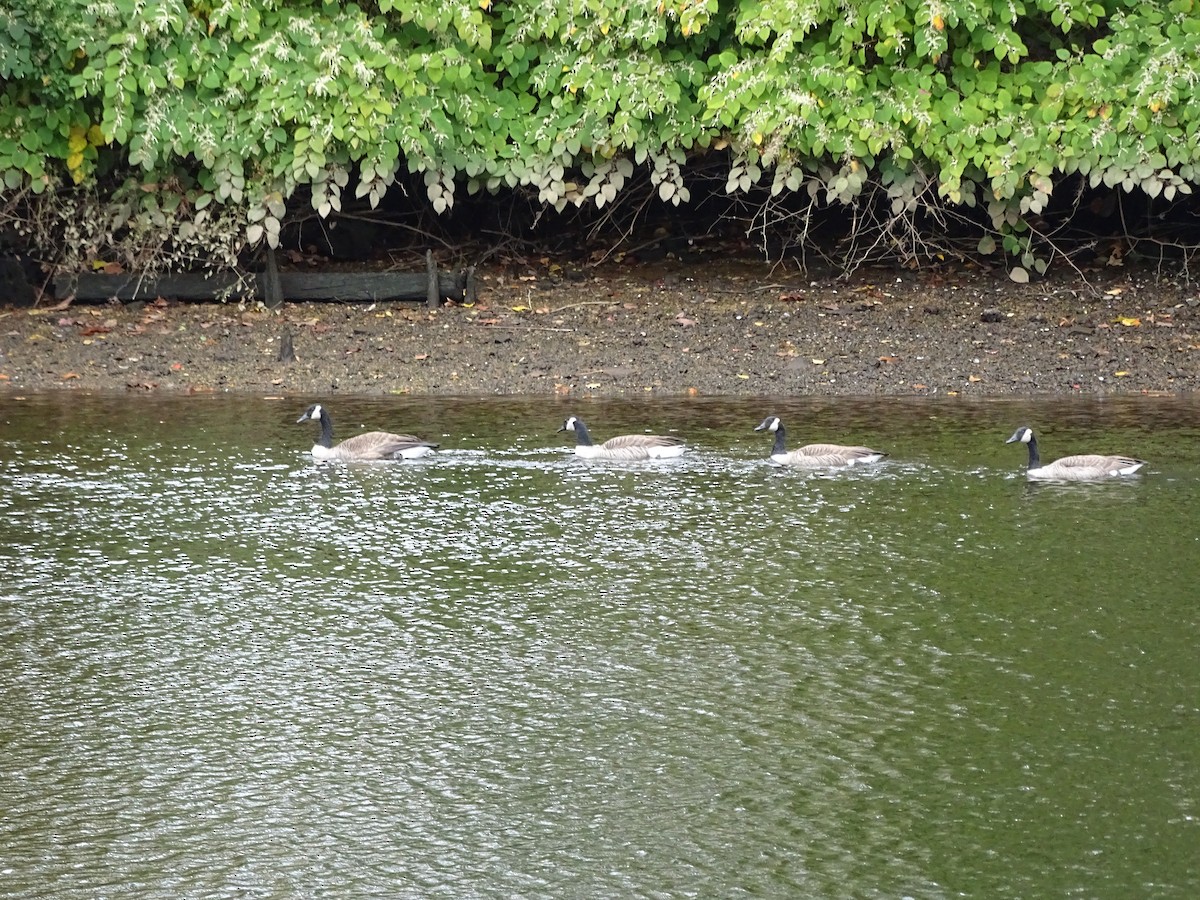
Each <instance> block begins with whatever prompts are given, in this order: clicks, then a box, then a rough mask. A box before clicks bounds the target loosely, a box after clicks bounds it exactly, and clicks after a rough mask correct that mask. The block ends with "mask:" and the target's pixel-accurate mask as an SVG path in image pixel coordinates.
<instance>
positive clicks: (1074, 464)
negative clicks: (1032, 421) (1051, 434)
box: [1004, 425, 1146, 481]
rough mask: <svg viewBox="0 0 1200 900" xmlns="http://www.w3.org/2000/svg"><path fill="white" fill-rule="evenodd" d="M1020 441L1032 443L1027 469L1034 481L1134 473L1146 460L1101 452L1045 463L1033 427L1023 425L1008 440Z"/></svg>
mask: <svg viewBox="0 0 1200 900" xmlns="http://www.w3.org/2000/svg"><path fill="white" fill-rule="evenodd" d="M1018 441H1019V442H1020V443H1022V444H1028V445H1029V468H1028V469H1026V471H1025V476H1026V477H1027V478H1028V479H1029V480H1030V481H1100V480H1103V479H1105V478H1110V477H1112V476H1114V475H1132V474H1133V473H1134V472H1136V471H1137V470H1138V469H1140V468H1141V467H1142V466H1144V465H1145V464H1146V463H1145V461H1144V460H1140V459H1134V458H1133V457H1131V456H1100V455H1099V454H1095V453H1087V454H1083V455H1082V456H1064V457H1063V458H1062V459H1056V460H1055V461H1054V462H1052V463H1047V464H1046V465H1044V466H1043V465H1042V459H1041V457H1040V456H1039V455H1038V444H1037V438H1036V437H1034V434H1033V429H1032V428H1030V427H1029V426H1028V425H1022V426H1021V427H1020V428H1018V429H1017V430H1016V431H1014V432H1013V434H1012V437H1010V438H1009V439H1008V440H1007V441H1005V442H1004V443H1006V444H1012V443H1015V442H1018Z"/></svg>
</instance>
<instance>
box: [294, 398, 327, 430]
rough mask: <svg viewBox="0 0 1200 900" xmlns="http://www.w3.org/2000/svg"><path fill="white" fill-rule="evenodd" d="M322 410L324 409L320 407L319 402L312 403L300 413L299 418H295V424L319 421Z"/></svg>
mask: <svg viewBox="0 0 1200 900" xmlns="http://www.w3.org/2000/svg"><path fill="white" fill-rule="evenodd" d="M323 412H324V410H323V409H321V404H320V403H314V404H313V405H312V406H310V407H309V408H308V409H306V410H305V411H304V412H303V413H301V414H300V418H298V419H297V420H296V424H297V425H299V424H300V423H301V422H319V421H321V413H323Z"/></svg>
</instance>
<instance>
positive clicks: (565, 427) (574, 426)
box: [555, 416, 583, 434]
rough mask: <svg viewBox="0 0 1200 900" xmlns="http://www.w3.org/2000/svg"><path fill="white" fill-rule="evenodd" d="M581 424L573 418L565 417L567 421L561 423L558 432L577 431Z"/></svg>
mask: <svg viewBox="0 0 1200 900" xmlns="http://www.w3.org/2000/svg"><path fill="white" fill-rule="evenodd" d="M582 424H583V423H582V422H580V421H579V420H578V419H577V418H575V417H574V416H567V420H566V421H565V422H563V423H562V428H560V429H558V430H559V431H578V430H579V426H581V425H582ZM555 433H556V434H557V432H555Z"/></svg>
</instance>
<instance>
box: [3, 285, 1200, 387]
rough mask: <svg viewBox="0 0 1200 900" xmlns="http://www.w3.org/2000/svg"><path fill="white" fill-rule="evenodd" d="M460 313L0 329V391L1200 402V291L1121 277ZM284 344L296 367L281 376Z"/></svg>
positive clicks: (17, 313)
mask: <svg viewBox="0 0 1200 900" xmlns="http://www.w3.org/2000/svg"><path fill="white" fill-rule="evenodd" d="M478 277H479V283H480V299H479V302H478V303H477V304H475V305H474V306H470V307H468V306H455V305H450V306H446V307H443V308H441V309H437V310H430V309H427V308H425V307H424V306H423V305H415V304H411V303H398V302H397V303H379V304H338V303H302V304H293V303H287V304H285V305H284V306H283V308H282V309H280V310H277V311H268V310H265V309H262V308H254V307H240V306H238V305H237V304H219V303H180V302H171V301H170V300H159V301H156V302H154V303H149V304H141V303H137V304H127V305H120V304H115V303H113V304H102V305H98V306H83V305H71V306H68V307H66V308H64V309H54V310H46V309H33V310H29V309H18V308H6V309H3V310H0V391H4V392H6V393H12V392H18V393H19V392H23V391H35V390H47V389H63V390H88V391H161V392H194V393H207V392H224V391H230V392H254V393H264V392H265V393H270V394H288V395H304V396H311V397H317V398H320V397H327V396H329V395H331V394H374V395H380V394H409V395H415V396H431V395H459V396H482V395H493V394H506V395H559V396H574V397H620V396H647V395H649V396H654V395H663V396H694V395H710V396H711V395H728V396H765V395H779V394H788V395H805V394H809V395H828V396H834V395H845V396H850V395H894V396H922V395H930V396H932V395H962V396H975V397H988V396H1019V395H1037V394H1059V395H1069V394H1107V393H1138V392H1144V393H1171V394H1182V393H1190V392H1194V391H1197V390H1200V290H1198V289H1197V288H1195V287H1192V286H1189V285H1184V284H1170V283H1164V282H1162V281H1161V280H1156V279H1154V278H1153V277H1152V275H1149V274H1148V275H1146V276H1144V277H1140V276H1139V275H1138V274H1137V273H1135V272H1127V271H1125V270H1121V269H1115V270H1105V271H1101V272H1099V273H1089V275H1088V278H1089V282H1087V283H1085V282H1083V281H1082V280H1079V279H1077V280H1063V281H1055V282H1046V283H1041V284H1033V285H1016V284H1013V283H1012V282H1010V281H1009V280H1008V279H1007V277H1005V276H1004V274H1003V273H999V274H992V273H986V272H979V271H976V270H967V269H964V270H962V271H952V272H949V273H933V274H917V275H914V274H911V273H907V272H897V271H871V272H864V273H861V274H859V275H858V276H857V277H855V278H853V279H849V280H842V279H837V278H819V279H816V278H812V277H810V276H804V275H802V274H799V273H795V272H792V273H781V272H780V271H779V270H778V269H775V270H772V268H771V267H769V266H767V265H765V264H760V263H739V262H729V263H722V264H716V263H709V264H705V265H703V266H700V267H685V266H683V265H682V264H677V263H676V264H672V263H664V264H660V265H654V266H649V265H631V266H626V267H620V266H614V267H612V268H609V269H606V270H604V271H602V272H600V273H599V274H596V275H590V274H589V275H587V276H586V277H580V278H579V280H572V279H570V278H562V277H558V276H557V275H556V274H555V273H554V271H553V270H552V269H551V268H550V267H547V266H538V267H532V268H529V269H527V270H504V269H499V268H498V269H495V270H493V271H488V272H482V273H479V276H478ZM287 338H290V342H291V345H292V347H293V349H294V353H295V358H294V360H291V361H285V360H283V359H281V355H283V354H281V343H282V342H284V341H285V340H286V339H287Z"/></svg>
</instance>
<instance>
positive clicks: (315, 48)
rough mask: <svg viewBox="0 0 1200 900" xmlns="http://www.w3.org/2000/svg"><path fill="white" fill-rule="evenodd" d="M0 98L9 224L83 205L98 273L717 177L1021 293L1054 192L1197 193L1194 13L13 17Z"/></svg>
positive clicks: (514, 8) (55, 9) (381, 4)
mask: <svg viewBox="0 0 1200 900" xmlns="http://www.w3.org/2000/svg"><path fill="white" fill-rule="evenodd" d="M0 79H3V80H2V81H0V189H2V190H3V195H0V210H8V211H9V214H10V215H12V216H13V217H14V218H15V219H16V220H18V221H19V220H20V215H18V214H17V213H14V212H12V211H13V210H17V209H18V208H19V207H20V204H22V203H24V204H26V205H28V204H30V203H32V202H34V201H33V199H32V197H31V195H37V194H40V195H43V196H49V195H50V194H54V195H55V197H56V199H55V204H56V205H55V207H54V208H55V209H59V210H60V214H61V216H62V218H63V219H64V220H67V219H72V218H74V217H76V216H77V215H79V214H82V213H81V212H80V211H81V210H84V209H85V208H86V209H87V210H91V212H89V213H88V214H89V215H100V213H99V212H97V210H98V209H99V207H96V206H95V201H94V200H93V199H92V198H93V197H94V196H96V193H95V190H94V189H95V187H97V186H99V187H101V188H102V192H101V194H100V196H104V195H106V194H107V195H108V196H110V197H111V203H112V204H114V207H113V208H114V209H117V210H119V211H120V212H121V214H122V215H124V216H125V218H124V219H120V218H119V217H118V218H112V217H110V218H109V219H108V220H106V221H108V222H109V225H110V226H112V227H108V228H99V227H97V228H96V229H93V232H89V233H94V234H95V235H105V236H106V237H105V238H104V239H99V238H98V239H96V240H92V239H91V238H89V239H88V240H87V241H84V242H83V245H85V246H87V247H88V248H93V247H94V252H95V253H97V254H100V255H103V254H104V253H105V252H109V251H111V250H112V248H117V249H119V250H122V249H123V252H125V253H126V255H127V256H130V257H132V256H133V255H135V254H136V253H137V252H140V251H138V250H137V248H138V247H140V246H142V245H141V244H139V243H138V241H145V240H146V239H147V236H148V235H152V234H153V233H154V229H155V228H158V229H159V231H160V236H161V241H167V242H171V241H174V246H175V249H176V251H177V252H178V253H182V252H183V251H182V250H181V249H180V248H185V247H186V248H195V247H197V246H198V245H197V244H196V243H195V240H196V235H200V234H204V235H209V236H211V234H212V232H211V226H212V223H213V222H216V221H220V222H222V223H225V224H226V225H227V224H228V223H229V222H231V221H236V222H237V223H238V227H239V229H240V234H241V237H240V240H242V241H243V242H249V243H250V244H254V243H257V242H259V241H265V242H267V243H269V244H274V243H276V242H277V241H278V239H279V235H280V231H281V225H282V221H283V218H284V216H285V214H286V212H287V210H288V209H289V203H292V201H293V200H294V198H296V196H297V195H298V194H299V195H301V196H303V197H305V198H306V199H307V201H308V203H309V204H310V205H311V208H312V209H313V210H315V211H316V212H317V213H318V214H319V215H321V216H326V215H330V214H332V213H335V212H337V211H339V210H340V209H341V208H342V206H343V204H344V203H346V202H347V201H348V200H350V199H352V198H353V199H360V198H365V199H367V200H368V201H369V202H370V203H372V204H378V203H379V202H380V201H381V200H382V198H383V197H384V196H385V195H386V194H387V192H388V191H389V190H391V189H394V186H395V184H396V181H397V178H398V176H399V175H401V174H402V173H404V172H408V173H414V174H419V175H420V176H421V179H422V180H423V184H424V188H425V193H426V197H425V199H426V200H427V201H428V203H429V204H430V205H431V207H432V208H433V209H434V210H435V211H437V212H442V211H445V210H449V209H450V208H452V206H453V204H454V199H455V194H456V190H458V189H459V188H461V187H463V186H465V187H466V188H467V190H468V191H477V190H489V191H496V190H500V189H503V188H522V187H526V188H530V189H532V190H534V191H536V193H537V196H538V197H539V199H540V200H541V201H542V202H543V203H545V204H546V205H548V206H552V207H554V208H557V209H563V208H565V207H566V206H567V205H570V204H574V205H582V204H588V203H591V204H596V205H597V206H599V207H603V206H606V205H607V204H611V203H613V202H614V201H615V200H616V199H617V197H618V195H619V193H620V192H621V191H622V190H623V189H625V188H626V187H627V186H628V184H629V183H630V182H631V180H632V177H633V175H634V173H635V172H636V171H637V170H638V169H642V170H643V171H644V173H645V175H646V177H647V178H648V180H649V183H650V185H651V186H652V188H653V189H654V190H655V191H656V192H657V195H658V197H659V199H660V201H662V202H666V203H673V204H679V203H686V202H687V201H688V199H689V196H690V189H689V187H688V184H687V178H688V173H689V160H692V159H693V158H695V157H696V156H698V155H704V154H707V153H711V152H714V151H715V150H717V149H720V150H722V151H723V152H725V153H726V154H727V159H728V169H727V180H726V185H727V188H728V190H729V191H730V192H735V193H736V192H747V191H760V190H762V191H765V192H766V193H767V195H769V196H771V197H776V198H777V197H780V196H783V195H787V194H795V195H798V196H801V197H808V198H812V200H813V202H820V203H834V204H847V205H856V204H860V203H863V202H864V200H865V198H867V197H868V196H873V197H876V198H878V197H879V196H883V197H884V198H886V203H887V205H888V206H889V207H890V209H891V210H892V213H893V215H895V216H906V215H908V216H911V215H912V214H913V213H915V212H916V211H917V210H918V209H927V208H933V207H935V206H937V205H939V204H942V205H945V206H946V207H961V208H972V207H975V206H978V207H979V208H980V209H981V210H982V211H986V213H987V217H988V218H987V221H989V222H990V223H991V226H992V228H993V229H994V237H992V240H991V243H990V244H989V243H988V242H987V241H984V242H982V243H981V245H980V249H981V250H986V249H989V248H990V247H995V248H997V249H999V248H1002V249H1004V250H1005V251H1006V252H1007V253H1009V254H1012V255H1014V256H1016V257H1017V258H1018V259H1019V260H1021V261H1023V262H1024V263H1025V264H1026V265H1032V266H1034V267H1035V268H1036V267H1037V265H1036V264H1037V263H1038V259H1037V258H1036V257H1031V256H1030V254H1031V253H1032V243H1031V240H1032V237H1033V234H1032V232H1031V230H1030V227H1029V223H1030V221H1032V220H1033V217H1036V216H1037V215H1038V214H1039V213H1041V212H1042V211H1044V210H1045V209H1046V208H1047V206H1048V204H1049V202H1050V199H1051V197H1052V196H1053V192H1054V188H1055V184H1056V183H1058V182H1060V181H1061V179H1062V177H1063V176H1064V175H1071V174H1075V173H1079V174H1081V175H1083V176H1085V177H1087V178H1088V179H1090V181H1091V183H1092V184H1095V185H1099V184H1105V185H1110V186H1114V187H1118V186H1119V187H1120V188H1121V189H1124V190H1126V191H1142V192H1145V193H1146V194H1147V195H1149V196H1151V197H1158V196H1161V197H1163V198H1165V199H1172V198H1174V197H1176V196H1178V195H1179V194H1181V193H1187V192H1190V191H1191V188H1192V185H1193V184H1194V183H1195V181H1196V177H1197V172H1198V171H1200V170H1197V168H1196V167H1197V165H1198V164H1200V137H1198V135H1200V103H1198V102H1197V85H1198V83H1200V0H1151V2H1144V3H1143V2H1135V0H1103V2H1086V0H965V2H956V3H953V4H951V3H949V2H948V0H726V2H724V3H721V2H719V0H662V2H659V0H635V2H632V3H630V2H625V0H497V2H496V3H495V5H493V4H492V3H491V2H489V0H482V2H481V0H448V2H439V3H433V2H429V0H374V2H370V0H363V2H362V3H361V4H354V3H336V2H328V3H325V2H320V0H296V2H283V0H204V2H190V0H155V2H150V0H96V2H92V0H10V3H9V4H8V5H7V6H6V7H5V8H4V9H0ZM72 183H74V184H78V185H79V186H80V187H79V190H78V191H77V192H75V191H69V190H62V189H63V188H64V186H70V185H71V184H72ZM351 195H352V197H351ZM130 204H133V206H140V207H141V209H140V211H136V210H134V209H133V208H132V207H130ZM101 205H102V204H101ZM293 205H294V203H293ZM143 214H144V215H145V216H146V218H139V216H142V215H143ZM27 219H28V220H29V221H33V220H37V221H42V220H43V218H42V214H41V213H38V214H36V215H34V214H29V215H28V216H27ZM121 222H124V223H126V224H124V225H122V224H120V223H121ZM114 223H116V224H114ZM135 238H136V239H135ZM106 241H107V242H108V246H109V251H106V250H105V243H106ZM161 241H160V243H161ZM236 246H237V240H234V241H233V242H232V243H230V244H227V245H222V249H221V251H220V252H219V253H217V254H216V255H215V256H214V255H213V254H208V253H204V252H198V254H197V255H198V256H200V257H201V258H203V259H205V260H208V261H211V260H212V259H216V260H217V261H218V263H219V264H222V265H223V264H224V262H225V261H226V260H227V259H229V258H230V250H229V248H230V247H234V248H236ZM89 252H91V250H90V249H89ZM164 258H166V257H164ZM1031 259H1032V260H1033V261H1032V262H1030V260H1031ZM183 261H185V258H184V256H179V257H178V258H177V259H176V260H175V262H177V263H181V262H183Z"/></svg>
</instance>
